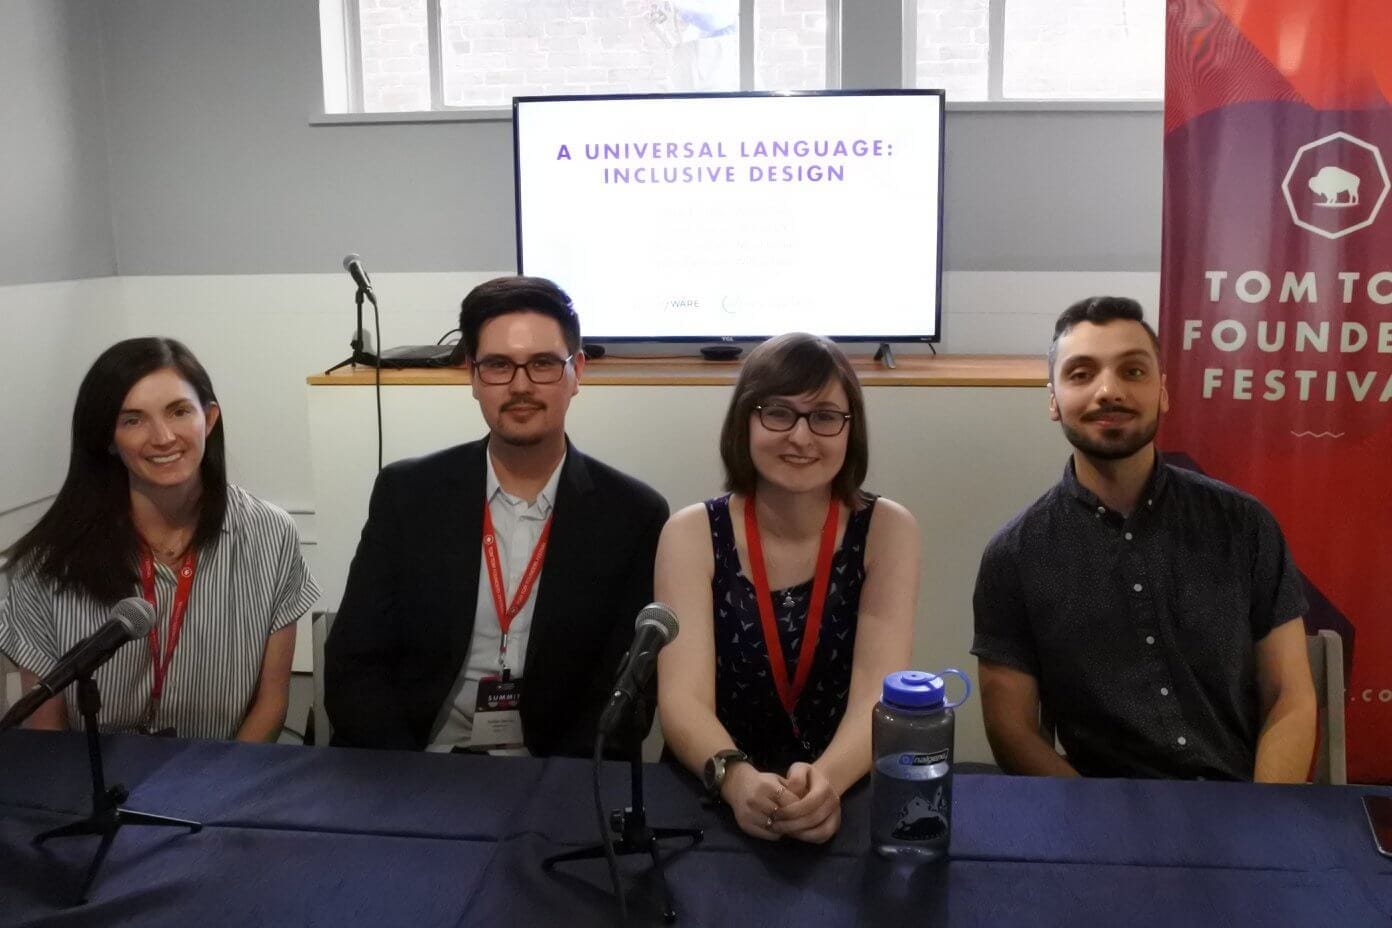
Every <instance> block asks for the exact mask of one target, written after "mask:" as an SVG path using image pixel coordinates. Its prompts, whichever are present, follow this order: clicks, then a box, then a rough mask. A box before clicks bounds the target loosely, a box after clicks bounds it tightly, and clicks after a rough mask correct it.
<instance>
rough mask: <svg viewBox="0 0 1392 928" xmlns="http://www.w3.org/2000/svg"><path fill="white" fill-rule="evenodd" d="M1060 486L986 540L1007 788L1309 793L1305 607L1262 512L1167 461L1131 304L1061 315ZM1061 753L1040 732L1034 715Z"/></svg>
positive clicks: (980, 593)
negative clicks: (1064, 446) (1059, 783)
mask: <svg viewBox="0 0 1392 928" xmlns="http://www.w3.org/2000/svg"><path fill="white" fill-rule="evenodd" d="M1049 372H1050V373H1049V378H1050V384H1049V389H1050V398H1049V414H1050V416H1051V418H1053V419H1054V420H1055V421H1056V422H1059V423H1060V424H1061V425H1062V426H1063V433H1064V435H1065V436H1066V437H1067V439H1068V441H1069V442H1070V443H1071V444H1072V445H1073V448H1074V451H1073V455H1072V459H1071V460H1070V461H1069V462H1068V465H1067V467H1066V468H1065V469H1064V474H1063V479H1062V480H1060V481H1059V483H1058V484H1057V485H1056V486H1054V487H1053V489H1051V490H1049V492H1048V493H1045V494H1044V496H1042V497H1040V499H1039V500H1038V501H1037V502H1035V503H1034V505H1032V506H1031V507H1029V508H1028V509H1026V510H1025V511H1024V512H1022V513H1020V514H1019V515H1017V516H1016V517H1015V518H1013V519H1011V520H1010V522H1008V523H1007V524H1006V525H1005V526H1004V527H1003V528H1001V529H1000V531H998V532H997V533H996V535H995V537H993V538H992V539H991V542H990V544H989V545H988V546H987V548H986V552H985V554H984V555H983V557H982V560H981V571H980V573H979V574H978V576H977V583H976V595H975V597H974V602H973V605H974V609H975V614H976V637H975V640H974V642H973V644H972V653H973V654H975V655H976V656H977V657H978V658H979V660H980V681H981V689H982V703H983V707H984V710H985V716H986V734H987V737H988V738H989V739H990V741H991V748H992V750H993V751H994V753H995V755H996V760H997V762H998V763H999V764H1000V765H1001V767H1002V768H1004V769H1005V770H1006V771H1008V772H1010V773H1025V774H1042V775H1054V776H1076V775H1078V774H1082V775H1085V776H1134V777H1184V778H1214V779H1218V778H1221V779H1232V780H1252V779H1255V780H1258V781H1264V782H1300V781H1303V780H1304V779H1305V777H1306V774H1307V772H1308V770H1309V766H1310V759H1311V755H1312V753H1313V750H1314V743H1315V694H1314V686H1313V684H1312V682H1311V678H1310V668H1309V663H1308V660H1307V658H1306V652H1305V630H1304V622H1303V621H1301V619H1302V617H1303V615H1304V614H1305V612H1306V611H1307V609H1308V606H1307V604H1306V602H1305V598H1304V595H1303V593H1302V588H1301V581H1300V576H1299V573H1298V572H1297V571H1296V569H1295V565H1294V564H1293V563H1292V561H1291V557H1290V553H1289V551H1288V550H1287V548H1286V544H1285V539H1284V538H1283V537H1282V535H1281V530H1280V527H1279V526H1278V525H1277V524H1276V520H1275V519H1274V518H1273V517H1272V515H1271V513H1270V512H1268V511H1267V510H1266V508H1265V507H1264V506H1262V504H1261V503H1259V502H1257V500H1255V499H1253V498H1252V497H1250V496H1248V495H1246V494H1244V493H1241V492H1239V491H1237V490H1235V489H1233V488H1232V487H1229V486H1227V485H1226V484H1223V483H1219V482H1218V481H1216V480H1212V479H1209V478H1207V477H1204V476H1201V475H1199V474H1196V473H1194V472H1192V471H1188V470H1182V469H1179V468H1176V467H1174V466H1172V465H1170V464H1167V463H1165V462H1164V461H1163V460H1161V458H1160V456H1159V454H1158V453H1157V452H1156V450H1155V433H1156V430H1157V429H1158V427H1159V424H1160V416H1161V414H1162V413H1164V412H1165V411H1166V409H1167V408H1168V405H1169V399H1168V396H1167V395H1166V392H1165V377H1164V373H1163V372H1162V369H1161V366H1160V357H1159V344H1158V342H1157V340H1156V337H1155V333H1154V331H1153V330H1152V329H1151V328H1150V326H1149V325H1147V324H1146V323H1145V322H1144V320H1143V317H1142V315H1141V308H1140V305H1139V304H1138V303H1136V302H1135V301H1134V300H1129V299H1122V298H1117V297H1096V298H1092V299H1088V300H1083V301H1081V302H1079V303H1076V304H1074V305H1073V306H1071V307H1069V308H1068V310H1067V311H1065V312H1064V313H1063V315H1062V316H1060V317H1059V319H1058V323H1057V325H1056V326H1055V329H1054V341H1053V344H1052V346H1051V347H1050V349H1049ZM1041 704H1042V707H1043V711H1044V715H1045V717H1047V718H1048V719H1049V720H1050V721H1051V722H1052V723H1053V724H1054V725H1055V726H1056V727H1057V734H1058V740H1059V743H1060V744H1061V745H1062V747H1063V750H1064V756H1060V755H1059V753H1058V752H1057V751H1056V750H1055V749H1054V745H1053V744H1052V743H1051V742H1050V741H1048V740H1046V738H1045V737H1044V736H1043V735H1041V732H1040V724H1039V720H1040V707H1041Z"/></svg>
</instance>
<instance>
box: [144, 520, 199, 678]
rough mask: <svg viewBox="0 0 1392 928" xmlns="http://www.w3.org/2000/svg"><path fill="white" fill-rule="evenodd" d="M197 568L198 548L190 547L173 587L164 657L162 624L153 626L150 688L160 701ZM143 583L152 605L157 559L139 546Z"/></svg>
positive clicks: (146, 597) (151, 632)
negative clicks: (161, 654)
mask: <svg viewBox="0 0 1392 928" xmlns="http://www.w3.org/2000/svg"><path fill="white" fill-rule="evenodd" d="M197 568H198V549H197V548H193V547H190V548H189V552H188V554H186V555H184V563H183V564H181V565H180V566H179V582H178V584H177V585H176V586H175V587H174V608H173V611H171V612H170V613H169V640H168V641H166V642H165V643H164V659H163V660H160V646H159V623H156V624H155V626H154V627H152V628H151V629H150V634H149V637H148V640H149V642H150V660H151V661H152V662H153V663H154V665H155V686H154V689H152V690H151V691H150V699H151V700H153V701H154V702H159V700H160V698H161V697H162V696H163V695H164V680H165V677H166V676H168V674H169V665H170V664H171V663H173V661H174V649H175V648H177V647H179V633H180V632H182V631H183V630H184V614H185V613H186V612H188V604H189V594H190V593H192V592H193V574H194V571H195V570H197ZM140 584H141V586H142V587H144V593H145V601H146V602H148V603H149V604H150V605H151V606H155V607H156V609H158V608H159V607H158V606H157V605H156V603H155V559H154V558H153V557H152V556H151V555H150V549H149V548H148V547H142V548H141V549H140Z"/></svg>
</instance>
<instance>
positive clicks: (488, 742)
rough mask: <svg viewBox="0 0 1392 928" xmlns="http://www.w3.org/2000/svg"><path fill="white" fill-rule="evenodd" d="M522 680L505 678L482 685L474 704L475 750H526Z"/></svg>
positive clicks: (471, 742) (471, 743) (472, 744)
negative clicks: (522, 710)
mask: <svg viewBox="0 0 1392 928" xmlns="http://www.w3.org/2000/svg"><path fill="white" fill-rule="evenodd" d="M521 708H522V678H521V677H514V676H511V675H510V674H509V675H504V676H501V677H484V678H483V679H482V680H480V681H479V687H478V698H477V699H476V700H475V701H474V730H473V733H472V734H471V735H470V736H469V747H471V748H515V747H521V746H522V712H521Z"/></svg>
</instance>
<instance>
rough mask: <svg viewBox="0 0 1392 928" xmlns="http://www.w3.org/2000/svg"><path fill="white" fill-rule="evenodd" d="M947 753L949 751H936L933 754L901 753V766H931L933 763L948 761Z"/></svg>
mask: <svg viewBox="0 0 1392 928" xmlns="http://www.w3.org/2000/svg"><path fill="white" fill-rule="evenodd" d="M947 754H948V752H947V751H936V752H934V753H932V754H900V755H899V766H901V767H930V766H932V765H933V764H943V763H946V762H947Z"/></svg>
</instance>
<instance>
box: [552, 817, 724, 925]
mask: <svg viewBox="0 0 1392 928" xmlns="http://www.w3.org/2000/svg"><path fill="white" fill-rule="evenodd" d="M609 829H610V830H611V831H613V832H614V834H615V835H616V836H617V837H615V838H614V839H612V840H611V841H610V842H609V844H608V846H609V847H611V848H613V850H614V853H615V854H616V855H618V856H620V857H626V856H629V855H631V854H647V855H648V856H649V857H651V858H652V863H653V873H654V874H655V875H656V877H657V887H658V891H659V892H660V893H661V894H662V920H663V921H664V922H666V923H667V924H669V925H671V924H673V923H674V922H676V920H677V909H676V905H675V903H674V902H673V901H672V892H671V890H669V889H668V888H667V876H666V873H665V872H664V870H663V865H662V855H661V853H660V851H659V846H658V842H659V841H669V840H677V839H680V840H684V841H689V842H691V844H692V845H696V844H700V843H701V840H702V839H703V838H704V837H705V832H704V831H702V830H701V829H700V828H664V827H660V826H658V827H649V826H648V823H647V816H646V815H645V814H644V812H643V810H642V809H641V808H639V809H638V810H637V811H635V810H634V809H633V807H631V806H630V807H628V808H625V809H615V810H614V811H612V812H610V813H609ZM605 854H606V848H605V845H603V844H592V845H590V846H589V847H582V848H580V849H579V850H575V851H567V852H566V853H564V854H554V855H552V856H550V857H548V858H546V859H545V860H543V861H542V862H541V867H542V869H543V870H550V869H552V868H553V867H555V866H556V864H560V863H567V862H569V861H573V860H603V859H604V857H605Z"/></svg>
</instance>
